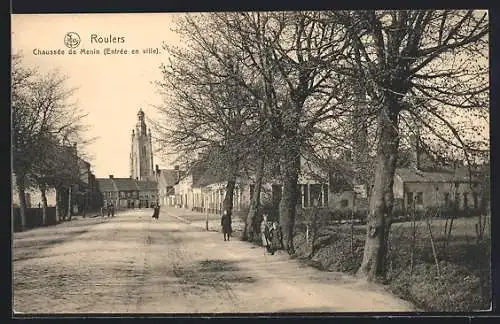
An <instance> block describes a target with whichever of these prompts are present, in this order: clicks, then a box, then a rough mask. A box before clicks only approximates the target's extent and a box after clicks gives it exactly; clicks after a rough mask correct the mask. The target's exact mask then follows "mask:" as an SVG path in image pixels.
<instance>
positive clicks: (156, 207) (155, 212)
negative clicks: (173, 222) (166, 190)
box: [153, 203, 160, 220]
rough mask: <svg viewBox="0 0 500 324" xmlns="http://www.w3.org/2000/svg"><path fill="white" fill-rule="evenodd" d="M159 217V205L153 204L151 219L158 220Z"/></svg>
mask: <svg viewBox="0 0 500 324" xmlns="http://www.w3.org/2000/svg"><path fill="white" fill-rule="evenodd" d="M159 217H160V204H158V203H157V204H155V205H154V207H153V219H156V220H157V219H158V218H159Z"/></svg>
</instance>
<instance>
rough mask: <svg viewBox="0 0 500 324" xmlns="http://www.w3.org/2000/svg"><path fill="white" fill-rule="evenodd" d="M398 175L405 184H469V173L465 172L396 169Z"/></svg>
mask: <svg viewBox="0 0 500 324" xmlns="http://www.w3.org/2000/svg"><path fill="white" fill-rule="evenodd" d="M396 175H398V176H399V177H400V178H401V179H402V180H403V181H404V182H455V181H457V182H468V181H469V175H468V172H464V170H461V169H460V170H458V169H457V171H456V172H453V171H438V172H432V171H420V170H413V169H409V168H398V169H396Z"/></svg>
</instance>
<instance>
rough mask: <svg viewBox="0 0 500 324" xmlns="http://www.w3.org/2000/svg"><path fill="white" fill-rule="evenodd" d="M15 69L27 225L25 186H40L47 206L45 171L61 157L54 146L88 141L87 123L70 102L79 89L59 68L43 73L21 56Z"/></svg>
mask: <svg viewBox="0 0 500 324" xmlns="http://www.w3.org/2000/svg"><path fill="white" fill-rule="evenodd" d="M12 70H13V79H12V97H13V100H12V112H13V118H12V128H13V151H14V152H13V157H14V160H13V171H14V173H15V175H16V182H17V183H16V184H17V190H18V192H19V199H20V206H21V208H20V210H21V223H22V227H23V228H24V227H25V225H26V215H25V207H26V202H25V199H24V196H25V194H24V191H25V189H27V188H28V187H33V186H35V187H38V188H39V189H40V190H41V193H42V200H43V202H44V209H45V207H46V197H45V191H46V188H47V185H48V183H47V182H46V181H45V178H46V176H45V173H46V172H47V166H48V165H49V164H50V163H49V161H50V160H57V157H56V155H54V154H53V153H54V151H53V148H54V145H56V144H57V143H58V142H59V141H60V140H65V141H78V142H80V143H82V142H84V141H85V140H83V137H82V132H83V131H84V130H85V126H84V125H83V124H82V123H81V121H82V120H83V118H84V117H85V114H83V113H82V112H81V110H79V109H78V108H77V107H76V105H75V103H73V102H70V99H71V98H72V97H73V95H74V92H75V90H76V89H74V88H69V87H68V85H67V78H66V77H65V76H64V75H62V74H60V73H59V72H58V71H52V72H50V73H47V74H41V73H39V72H37V71H36V70H34V69H29V68H26V67H24V66H23V62H22V57H21V56H20V55H14V56H13V69H12ZM58 171H59V170H58ZM45 220H46V214H45V213H44V221H45Z"/></svg>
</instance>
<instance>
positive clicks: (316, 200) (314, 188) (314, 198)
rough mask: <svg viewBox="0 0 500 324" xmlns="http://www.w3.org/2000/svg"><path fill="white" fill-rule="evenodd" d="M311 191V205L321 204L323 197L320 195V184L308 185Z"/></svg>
mask: <svg viewBox="0 0 500 324" xmlns="http://www.w3.org/2000/svg"><path fill="white" fill-rule="evenodd" d="M309 190H310V191H311V205H312V206H316V205H317V206H322V203H323V199H322V197H321V185H320V184H312V185H310V189H309Z"/></svg>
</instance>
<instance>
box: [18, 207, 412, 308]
mask: <svg viewBox="0 0 500 324" xmlns="http://www.w3.org/2000/svg"><path fill="white" fill-rule="evenodd" d="M175 213H176V210H175V209H170V210H163V211H162V213H161V216H160V219H159V220H158V221H155V220H153V219H152V218H151V214H152V211H151V210H146V211H140V210H135V211H130V212H126V213H121V214H119V215H117V216H116V217H115V218H112V219H110V220H107V219H105V220H102V219H100V218H96V219H87V220H81V221H75V222H71V223H70V224H61V225H58V226H53V227H48V228H42V229H35V230H31V231H28V232H24V233H16V234H15V235H14V241H13V261H14V262H13V271H12V273H13V288H14V290H13V294H14V296H13V303H14V305H13V309H14V310H15V311H16V312H22V313H256V312H258V313H260V312H359V311H410V310H412V307H411V305H409V304H408V303H406V302H404V301H402V300H400V299H398V298H396V297H394V296H392V295H391V294H389V293H387V292H385V291H384V290H383V289H382V288H380V287H378V286H374V285H371V284H367V283H363V282H360V281H357V280H355V279H353V278H352V277H349V276H347V275H343V274H339V273H331V272H329V273H328V272H321V271H318V270H316V269H313V268H309V267H306V266H303V265H301V264H300V263H299V262H297V261H294V260H290V259H289V258H288V257H287V256H286V255H282V254H278V255H274V256H270V255H266V254H265V253H264V251H263V249H261V248H259V247H255V246H252V245H251V244H249V243H245V242H241V241H237V240H234V241H233V240H232V241H230V242H224V241H223V239H222V235H221V234H219V233H214V232H205V231H203V230H202V229H201V228H200V227H197V226H194V225H190V224H187V223H186V222H183V221H181V220H180V219H179V218H178V217H175V216H174V214H175ZM177 216H178V215H177Z"/></svg>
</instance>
